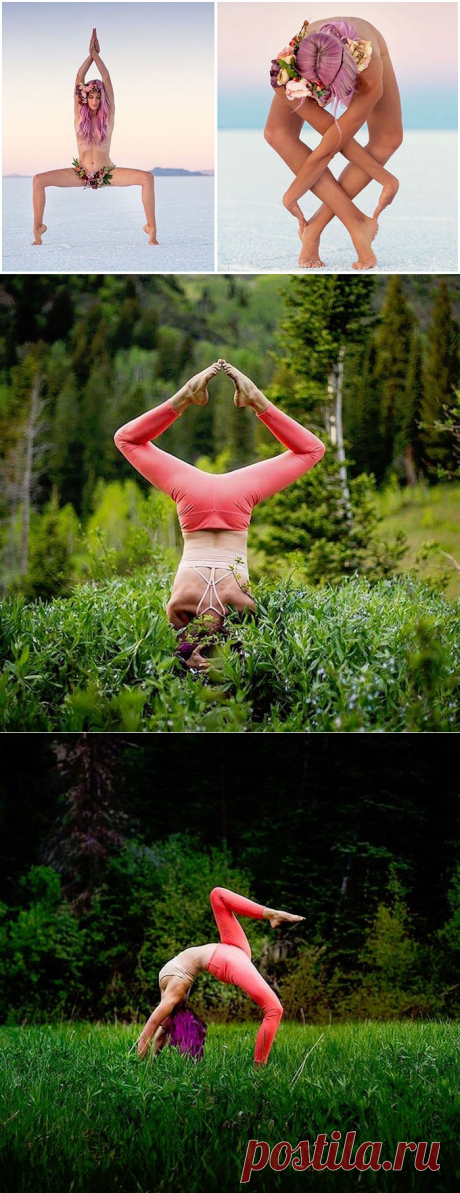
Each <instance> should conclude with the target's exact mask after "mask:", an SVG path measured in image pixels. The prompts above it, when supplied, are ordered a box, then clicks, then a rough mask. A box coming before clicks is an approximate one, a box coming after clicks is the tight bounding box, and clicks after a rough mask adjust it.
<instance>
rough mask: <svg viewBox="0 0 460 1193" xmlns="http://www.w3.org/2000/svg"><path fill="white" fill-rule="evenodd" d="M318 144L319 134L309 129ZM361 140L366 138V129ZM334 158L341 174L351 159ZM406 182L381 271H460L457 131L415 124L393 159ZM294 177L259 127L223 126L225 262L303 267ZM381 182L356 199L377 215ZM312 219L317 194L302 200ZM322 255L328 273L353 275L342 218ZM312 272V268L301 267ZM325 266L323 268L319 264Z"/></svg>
mask: <svg viewBox="0 0 460 1193" xmlns="http://www.w3.org/2000/svg"><path fill="white" fill-rule="evenodd" d="M305 140H306V141H307V142H308V144H309V145H310V147H311V148H312V149H314V148H316V146H317V145H318V144H319V136H318V134H316V133H313V132H312V131H311V130H309V132H308V135H307V134H305ZM357 140H359V141H360V143H361V144H365V143H366V133H365V130H362V131H360V133H359V135H358V137H357ZM345 164H346V163H345V160H344V158H342V157H341V155H340V154H337V156H336V157H335V158H334V159H333V162H332V167H331V168H332V171H333V173H334V174H335V176H336V177H337V175H338V174H339V173H340V172H341V170H342V169H343V167H344V165H345ZM388 168H389V169H390V170H391V172H392V173H394V174H396V177H397V178H399V181H400V189H399V192H398V194H397V196H396V199H395V200H394V202H393V204H392V205H391V207H389V208H387V209H386V210H385V211H384V212H383V214H382V215H381V217H380V225H379V232H378V236H377V238H376V240H375V242H374V250H375V253H376V255H377V258H378V272H382V273H413V272H421V273H449V272H457V268H458V245H457V134H456V132H452V131H448V130H444V129H443V130H441V131H433V130H422V131H419V130H411V131H409V132H406V134H405V138H404V142H403V144H402V145H401V147H400V148H399V149H398V150H397V152H396V153H395V154H394V155H393V157H392V158H391V161H390V162H389V163H388ZM292 177H293V175H292V174H291V171H290V170H289V169H288V167H287V166H286V164H285V163H284V162H283V161H282V160H281V158H280V157H278V154H276V153H275V152H274V150H273V149H272V148H271V147H270V146H269V145H268V144H267V142H266V141H264V137H263V133H262V131H261V130H260V131H259V130H252V129H249V130H247V129H241V130H240V129H238V130H233V129H232V130H227V131H223V130H222V131H221V132H219V135H218V268H219V269H221V270H223V271H224V272H230V271H232V270H235V271H238V270H241V271H244V270H249V271H250V272H253V273H255V272H257V273H259V272H261V273H263V272H273V273H278V272H279V273H283V272H289V273H292V272H296V271H297V269H298V265H297V260H298V255H299V238H298V235H297V221H295V220H294V219H293V217H292V216H291V215H290V214H289V212H287V211H286V209H285V208H284V207H283V206H282V196H283V194H284V192H285V191H286V190H287V188H288V186H289V185H290V183H291V181H292ZM380 192H381V187H380V186H379V185H378V183H376V182H370V183H369V185H368V187H367V188H366V189H365V190H364V191H362V192H361V194H360V195H358V196H357V199H356V203H357V205H358V206H359V207H360V209H361V211H364V213H365V214H366V215H372V213H373V211H374V210H375V207H376V206H377V200H378V197H379V194H380ZM301 207H302V209H303V211H304V214H305V216H306V218H307V219H309V218H310V217H311V215H312V214H313V212H314V211H315V210H316V209H317V207H318V200H317V199H316V198H315V196H314V195H313V194H311V193H309V194H307V195H306V196H304V198H303V199H302V200H301ZM321 255H322V260H323V261H325V263H326V266H327V272H330V273H336V272H341V273H348V272H355V271H354V270H353V271H352V269H351V265H352V262H353V261H355V260H356V253H355V251H354V249H353V245H352V243H351V240H350V237H349V234H348V232H347V230H346V228H344V226H343V224H341V223H340V221H339V220H338V219H334V220H333V221H332V222H331V223H330V224H329V225H328V227H327V228H326V229H325V232H324V234H323V237H322V240H321ZM301 272H302V273H304V272H306V271H305V270H302V271H301ZM318 272H324V270H318Z"/></svg>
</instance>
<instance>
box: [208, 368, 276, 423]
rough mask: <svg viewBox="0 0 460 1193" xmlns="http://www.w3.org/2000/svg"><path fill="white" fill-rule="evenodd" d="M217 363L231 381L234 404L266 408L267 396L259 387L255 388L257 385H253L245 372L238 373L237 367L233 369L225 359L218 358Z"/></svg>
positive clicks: (260, 408)
mask: <svg viewBox="0 0 460 1193" xmlns="http://www.w3.org/2000/svg"><path fill="white" fill-rule="evenodd" d="M218 364H219V365H220V368H221V369H223V370H224V373H226V374H227V377H230V378H231V380H232V381H233V384H234V386H235V395H234V398H233V401H234V403H235V406H238V407H240V406H252V407H253V409H254V410H259V411H260V410H265V409H266V407H267V406H268V404H269V403H268V401H267V398H266V397H264V394H263V393H261V391H260V389H257V385H254V382H253V381H251V378H250V377H246V375H245V373H240V370H239V369H235V367H234V365H229V364H228V363H227V361H226V360H219V361H218Z"/></svg>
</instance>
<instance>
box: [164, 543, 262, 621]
mask: <svg viewBox="0 0 460 1193" xmlns="http://www.w3.org/2000/svg"><path fill="white" fill-rule="evenodd" d="M183 537H184V553H185V554H186V553H187V549H188V548H193V556H194V558H195V559H198V558H199V559H200V560H201V562H203V561H205V560H206V559H207V558H208V556H209V552H210V551H212V554H213V557H215V558H218V557H219V553H220V552H221V553H222V563H223V565H224V566H223V567H222V568H221V569H220V570H218V569H216V574H217V576H218V577H223V578H222V579H220V581H219V589H218V591H219V596H220V599H221V601H222V603H223V605H224V606H226V605H233V607H234V608H235V609H238V610H239V611H242V610H243V609H245V608H250V609H253V608H254V601H253V600H252V598H251V596H250V594H249V593H248V592H247V591H245V589H246V588H247V584H248V575H247V571H246V568H245V567H243V564H244V565H246V558H247V547H248V532H247V530H193V531H191V530H190V531H184V532H183ZM229 556H231V557H232V559H233V560H234V564H233V567H234V574H231V575H225V572H226V571H228V564H226V563H225V561H226V560H228V558H229ZM238 559H240V560H241V561H242V564H241V580H240V583H238V581H237V579H236V578H235V576H236V575H238V570H239V568H238ZM200 570H201V571H202V573H203V575H204V576H206V578H208V576H209V575H210V572H211V569H210V567H208V568H206V567H205V566H200ZM204 587H205V584H204V581H203V580H202V578H201V576H199V575H198V573H197V572H196V571H194V569H193V568H192V567H185V566H184V565H183V564H182V565H180V567H179V571H178V573H177V575H176V577H175V580H174V584H173V588H172V592H171V597H170V601H169V605H168V616H169V617H170V620H171V621H172V623H173V625H175V624H176V623H177V624H179V623H180V621H181V619H182V615H185V616H186V617H187V616H189V617H194V616H195V614H196V611H197V606H198V604H199V602H200V600H201V597H202V595H203V591H204Z"/></svg>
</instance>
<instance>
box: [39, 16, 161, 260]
mask: <svg viewBox="0 0 460 1193" xmlns="http://www.w3.org/2000/svg"><path fill="white" fill-rule="evenodd" d="M99 49H100V47H99V41H98V38H97V33H96V30H95V29H93V32H92V34H91V41H90V44H89V57H88V58H86V60H85V62H83V64H82V66H80V69H79V71H78V74H77V78H76V84H75V96H74V111H75V133H76V137H77V147H78V157H76V158H74V160H73V163H72V166H69V167H68V168H66V169H63V170H47V171H46V172H45V173H44V174H36V175H35V177H34V181H33V202H34V240H33V244H41V243H42V236H43V233H44V232H46V224H44V223H43V213H44V210H45V202H46V194H45V190H46V187H47V186H80V187H83V186H84V187H90V188H91V190H99V189H100V187H101V186H141V187H142V192H141V193H142V203H143V205H144V211H145V218H146V220H147V223H146V224H144V232H146V233H147V235H148V238H149V244H158V240H157V232H156V221H155V190H154V182H153V175H152V174H151V173H150V170H128V169H124V168H120V167H119V166H114V165H113V162H112V161H111V158H110V144H111V140H112V133H113V126H114V121H115V98H114V94H113V87H112V83H111V79H110V75H109V72H108V70H107V67H106V66H105V65H104V63H103V61H102V59H101V58H100V57H99ZM93 62H94V65H95V66H96V67H97V69H98V70H99V71H100V73H101V79H92V80H91V81H90V82H89V83H85V75H86V74H87V73H88V71H89V69H90V67H91V65H92V63H93Z"/></svg>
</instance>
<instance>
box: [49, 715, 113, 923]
mask: <svg viewBox="0 0 460 1193" xmlns="http://www.w3.org/2000/svg"><path fill="white" fill-rule="evenodd" d="M53 748H54V753H55V756H56V767H57V771H58V773H59V775H60V777H61V779H62V780H63V787H64V792H63V794H62V796H61V802H62V804H63V808H62V809H61V813H60V815H59V817H58V819H57V822H56V825H55V828H54V831H53V832H52V835H51V839H50V840H49V843H48V847H47V850H46V852H45V858H44V860H45V862H46V863H47V864H48V865H50V866H53V867H54V869H55V870H57V871H58V873H60V874H62V875H63V883H62V891H63V894H64V895H65V897H66V898H67V899H69V900H70V901H71V902H72V904H73V905H74V906H75V907H78V908H79V909H81V910H83V909H86V908H87V907H88V906H89V905H90V904H91V901H92V899H93V896H94V894H95V893H96V891H97V890H98V888H99V885H100V881H101V876H102V871H103V867H104V865H105V863H106V862H107V861H108V859H109V858H110V857H113V856H114V855H116V854H117V852H118V850H119V849H120V847H121V845H122V844H123V839H124V837H123V833H124V828H125V825H126V822H127V819H128V818H127V816H126V814H125V813H124V812H122V810H121V808H120V805H119V801H118V798H117V796H116V794H115V772H116V765H117V758H118V755H119V753H120V750H121V749H122V742H118V741H116V740H115V739H114V738H113V737H111V736H110V734H101V735H95V734H92V733H82V734H79V735H78V736H77V735H75V737H71V736H63V737H62V738H61V739H58V738H56V739H55V740H54V742H53Z"/></svg>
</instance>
